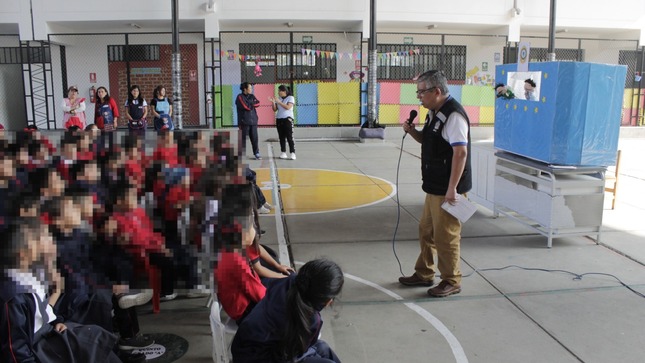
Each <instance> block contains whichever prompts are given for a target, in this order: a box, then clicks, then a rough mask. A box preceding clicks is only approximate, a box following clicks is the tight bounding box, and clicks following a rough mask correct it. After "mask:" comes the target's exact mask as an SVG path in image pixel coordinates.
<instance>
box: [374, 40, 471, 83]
mask: <svg viewBox="0 0 645 363" xmlns="http://www.w3.org/2000/svg"><path fill="white" fill-rule="evenodd" d="M414 48H418V49H419V54H415V55H409V54H406V52H409V51H410V45H407V44H406V45H403V44H379V45H378V46H377V52H378V53H389V54H390V55H389V56H381V57H378V75H377V77H378V79H386V80H411V79H413V78H414V77H416V76H418V75H419V74H421V73H423V72H425V71H426V70H428V69H439V70H441V71H442V72H444V74H445V75H446V77H447V78H448V80H463V79H464V78H465V77H466V46H462V45H443V46H442V45H415V46H414Z"/></svg>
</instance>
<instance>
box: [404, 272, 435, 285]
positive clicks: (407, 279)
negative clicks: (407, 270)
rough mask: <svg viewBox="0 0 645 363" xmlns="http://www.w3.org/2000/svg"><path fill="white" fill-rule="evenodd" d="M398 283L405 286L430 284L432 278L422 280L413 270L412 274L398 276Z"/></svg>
mask: <svg viewBox="0 0 645 363" xmlns="http://www.w3.org/2000/svg"><path fill="white" fill-rule="evenodd" d="M399 283H401V285H405V286H432V284H433V283H434V280H433V279H430V280H424V279H422V278H420V277H419V275H417V273H416V272H415V273H414V274H412V276H403V277H399Z"/></svg>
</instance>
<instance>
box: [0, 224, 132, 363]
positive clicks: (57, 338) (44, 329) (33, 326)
mask: <svg viewBox="0 0 645 363" xmlns="http://www.w3.org/2000/svg"><path fill="white" fill-rule="evenodd" d="M6 236H8V239H6V240H5V243H2V244H1V245H0V249H2V251H1V253H0V256H1V257H0V258H2V265H3V266H4V267H5V268H4V269H3V274H2V276H1V277H0V280H1V283H0V286H1V287H0V305H1V306H0V308H1V309H2V312H3V313H2V314H0V360H2V361H3V362H12V363H18V362H26V363H38V362H40V363H50V362H51V363H54V362H60V363H86V362H96V363H105V362H107V363H120V362H121V360H120V359H119V358H118V357H117V356H116V354H114V352H113V351H112V349H113V347H114V344H115V342H116V336H114V335H113V334H112V333H110V332H108V331H106V330H105V329H103V328H101V327H99V326H95V325H79V324H75V323H66V324H64V323H63V322H62V321H61V320H59V319H58V318H57V317H56V315H55V314H54V312H53V310H52V309H51V306H50V304H52V305H53V304H54V303H55V302H56V300H57V297H58V294H60V289H61V286H62V284H63V281H62V278H61V277H60V274H58V273H57V271H56V269H55V267H54V266H53V260H54V258H55V255H56V247H55V245H54V243H53V241H52V237H51V235H50V234H49V233H48V232H47V228H46V227H45V226H43V225H41V224H40V223H39V221H38V219H35V218H32V219H22V220H20V221H17V223H16V224H15V225H13V226H12V230H11V232H10V233H9V234H7V235H6ZM45 275H46V276H49V280H48V279H46V278H45V277H44V276H45ZM53 281H55V282H54V286H53V289H54V290H53V291H54V293H53V294H52V295H51V296H50V297H49V298H47V296H46V293H47V290H48V288H49V285H50V283H51V282H53ZM48 303H49V304H48Z"/></svg>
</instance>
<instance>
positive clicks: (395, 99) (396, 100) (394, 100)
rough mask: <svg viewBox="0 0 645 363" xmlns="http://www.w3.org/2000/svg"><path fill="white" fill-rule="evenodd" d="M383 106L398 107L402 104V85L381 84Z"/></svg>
mask: <svg viewBox="0 0 645 363" xmlns="http://www.w3.org/2000/svg"><path fill="white" fill-rule="evenodd" d="M379 102H380V103H382V104H388V105H398V104H400V103H401V84H400V83H388V82H383V83H381V99H380V100H379Z"/></svg>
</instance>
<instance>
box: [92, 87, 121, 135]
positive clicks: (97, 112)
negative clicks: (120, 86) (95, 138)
mask: <svg viewBox="0 0 645 363" xmlns="http://www.w3.org/2000/svg"><path fill="white" fill-rule="evenodd" d="M96 96H97V97H96V103H95V104H94V123H95V124H96V126H98V128H99V129H100V130H101V131H114V130H116V127H117V125H118V120H119V107H118V106H117V104H116V101H115V100H114V98H112V97H110V94H109V93H108V90H107V88H105V87H103V86H101V87H99V88H98V89H97V90H96Z"/></svg>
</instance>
